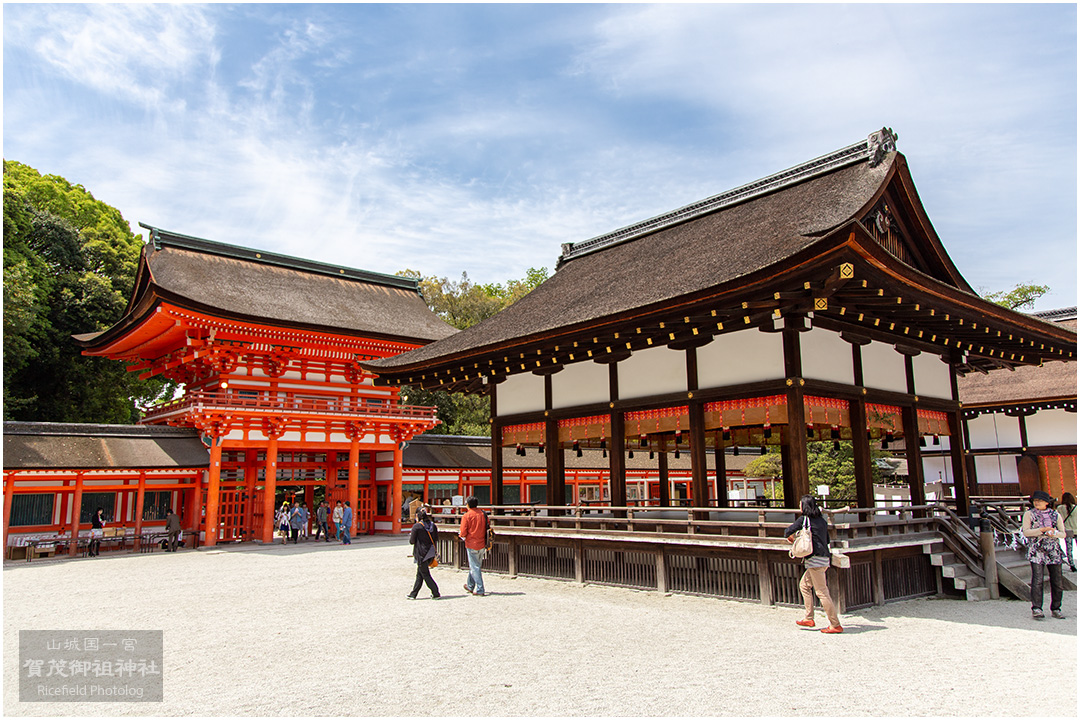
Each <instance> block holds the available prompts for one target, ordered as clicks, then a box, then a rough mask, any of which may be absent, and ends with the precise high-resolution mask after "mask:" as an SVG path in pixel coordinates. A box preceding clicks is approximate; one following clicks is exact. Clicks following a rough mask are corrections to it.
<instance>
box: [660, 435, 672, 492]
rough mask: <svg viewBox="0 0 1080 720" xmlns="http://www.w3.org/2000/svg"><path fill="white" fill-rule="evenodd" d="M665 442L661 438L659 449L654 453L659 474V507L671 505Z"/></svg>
mask: <svg viewBox="0 0 1080 720" xmlns="http://www.w3.org/2000/svg"><path fill="white" fill-rule="evenodd" d="M666 445H667V443H666V442H665V441H664V440H663V439H661V440H660V449H659V450H658V451H657V453H656V460H657V463H656V468H657V474H658V475H659V476H660V507H670V506H671V482H670V481H669V478H668V457H667V450H666V449H665V448H666Z"/></svg>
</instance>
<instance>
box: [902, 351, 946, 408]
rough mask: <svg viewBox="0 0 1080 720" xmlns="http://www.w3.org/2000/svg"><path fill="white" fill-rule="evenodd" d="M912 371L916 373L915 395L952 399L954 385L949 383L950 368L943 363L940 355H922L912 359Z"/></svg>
mask: <svg viewBox="0 0 1080 720" xmlns="http://www.w3.org/2000/svg"><path fill="white" fill-rule="evenodd" d="M911 369H912V370H913V371H914V372H915V394H916V395H924V396H926V397H936V398H946V399H951V398H952V383H951V382H950V381H949V366H948V365H946V364H945V363H944V362H942V361H941V357H940V356H939V355H934V354H933V353H925V352H924V353H922V354H921V355H916V356H915V357H913V358H911Z"/></svg>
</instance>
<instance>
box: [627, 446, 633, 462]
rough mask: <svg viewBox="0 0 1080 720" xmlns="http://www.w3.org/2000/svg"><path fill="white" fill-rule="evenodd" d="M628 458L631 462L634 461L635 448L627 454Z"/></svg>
mask: <svg viewBox="0 0 1080 720" xmlns="http://www.w3.org/2000/svg"><path fill="white" fill-rule="evenodd" d="M626 456H627V457H628V458H630V459H631V460H633V459H634V449H633V448H630V450H629V452H627V455H626Z"/></svg>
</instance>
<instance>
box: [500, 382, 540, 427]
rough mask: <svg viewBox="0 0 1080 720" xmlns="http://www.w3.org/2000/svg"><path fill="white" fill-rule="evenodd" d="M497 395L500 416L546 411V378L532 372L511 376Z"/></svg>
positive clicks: (501, 385)
mask: <svg viewBox="0 0 1080 720" xmlns="http://www.w3.org/2000/svg"><path fill="white" fill-rule="evenodd" d="M495 393H496V406H497V408H498V413H499V415H500V416H503V415H516V414H517V413H524V412H535V411H537V410H543V409H544V378H542V377H541V376H539V375H533V374H532V373H531V372H523V373H518V374H517V375H511V376H509V377H508V378H506V380H504V381H503V382H501V383H499V384H498V386H497V388H496V390H495Z"/></svg>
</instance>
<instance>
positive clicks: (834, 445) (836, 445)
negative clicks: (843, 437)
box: [832, 440, 840, 451]
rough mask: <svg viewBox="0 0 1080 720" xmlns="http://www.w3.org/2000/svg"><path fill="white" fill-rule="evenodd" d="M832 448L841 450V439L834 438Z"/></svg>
mask: <svg viewBox="0 0 1080 720" xmlns="http://www.w3.org/2000/svg"><path fill="white" fill-rule="evenodd" d="M832 449H833V450H836V451H839V450H840V441H839V440H833V441H832Z"/></svg>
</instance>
